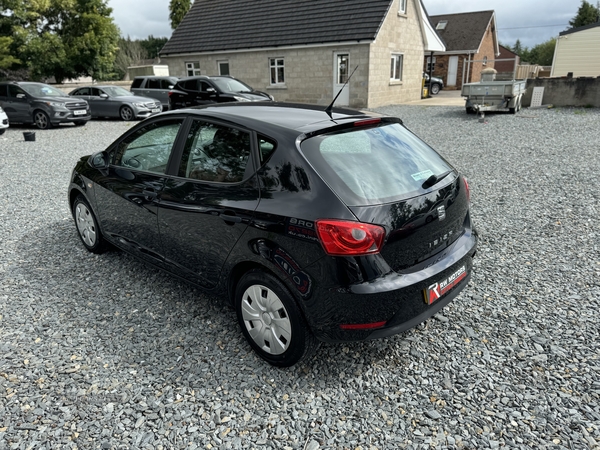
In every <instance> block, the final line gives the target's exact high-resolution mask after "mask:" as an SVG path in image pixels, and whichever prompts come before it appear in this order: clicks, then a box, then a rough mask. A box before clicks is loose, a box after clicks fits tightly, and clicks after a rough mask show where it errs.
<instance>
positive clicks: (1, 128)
mask: <svg viewBox="0 0 600 450" xmlns="http://www.w3.org/2000/svg"><path fill="white" fill-rule="evenodd" d="M7 128H8V116H7V115H6V113H5V112H4V110H3V109H2V107H1V106H0V136H1V135H3V134H4V132H5V131H6V129H7Z"/></svg>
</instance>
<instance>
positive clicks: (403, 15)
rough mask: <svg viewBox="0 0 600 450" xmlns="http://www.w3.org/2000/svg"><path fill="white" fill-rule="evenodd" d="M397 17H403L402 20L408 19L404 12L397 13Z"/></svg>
mask: <svg viewBox="0 0 600 450" xmlns="http://www.w3.org/2000/svg"><path fill="white" fill-rule="evenodd" d="M398 17H404V18H408V14H406V13H405V12H403V13H402V12H399V13H398Z"/></svg>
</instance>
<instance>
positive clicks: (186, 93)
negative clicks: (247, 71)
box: [169, 75, 273, 110]
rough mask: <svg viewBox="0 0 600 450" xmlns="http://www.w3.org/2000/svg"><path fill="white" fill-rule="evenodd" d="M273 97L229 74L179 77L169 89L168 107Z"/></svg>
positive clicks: (259, 99)
mask: <svg viewBox="0 0 600 450" xmlns="http://www.w3.org/2000/svg"><path fill="white" fill-rule="evenodd" d="M272 100H273V97H272V96H271V95H269V94H267V93H265V92H261V91H256V90H254V88H252V87H250V86H248V85H247V84H246V83H243V82H242V81H240V80H238V79H236V78H233V77H230V76H225V75H223V76H214V77H208V76H203V75H198V76H195V77H187V78H180V79H179V81H177V84H176V85H175V86H174V87H173V89H171V90H170V91H169V109H170V110H173V109H180V108H187V107H189V106H198V105H208V104H211V103H227V102H264V101H272Z"/></svg>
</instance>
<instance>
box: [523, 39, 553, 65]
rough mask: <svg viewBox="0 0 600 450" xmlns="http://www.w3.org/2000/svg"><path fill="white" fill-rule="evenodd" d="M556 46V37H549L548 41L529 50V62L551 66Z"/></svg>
mask: <svg viewBox="0 0 600 450" xmlns="http://www.w3.org/2000/svg"><path fill="white" fill-rule="evenodd" d="M555 47H556V38H551V39H548V40H547V41H546V42H542V43H541V44H538V45H536V46H535V47H532V49H531V50H529V55H528V57H529V62H531V63H532V64H539V65H540V66H551V65H552V59H553V58H554V48H555Z"/></svg>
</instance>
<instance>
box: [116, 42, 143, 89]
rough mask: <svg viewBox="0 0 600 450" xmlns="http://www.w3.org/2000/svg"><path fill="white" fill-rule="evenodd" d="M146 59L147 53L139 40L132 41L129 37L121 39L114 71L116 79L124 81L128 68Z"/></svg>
mask: <svg viewBox="0 0 600 450" xmlns="http://www.w3.org/2000/svg"><path fill="white" fill-rule="evenodd" d="M146 57H147V53H146V51H145V50H144V48H143V47H142V45H141V44H140V41H139V40H135V41H132V40H131V38H130V37H129V36H127V38H119V50H118V51H117V57H116V59H115V67H114V70H113V73H114V78H117V79H123V77H124V76H125V74H126V73H127V68H128V67H131V66H135V65H137V64H139V63H140V62H141V61H142V60H143V59H145V58H146Z"/></svg>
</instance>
